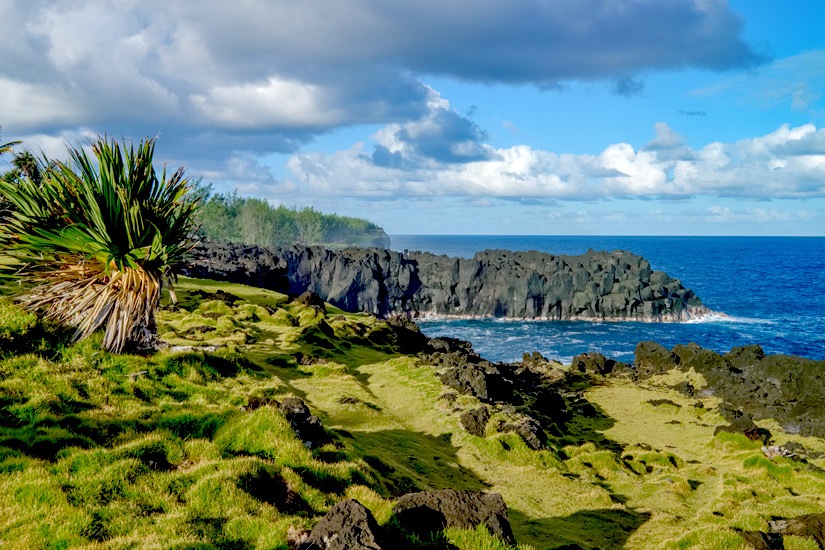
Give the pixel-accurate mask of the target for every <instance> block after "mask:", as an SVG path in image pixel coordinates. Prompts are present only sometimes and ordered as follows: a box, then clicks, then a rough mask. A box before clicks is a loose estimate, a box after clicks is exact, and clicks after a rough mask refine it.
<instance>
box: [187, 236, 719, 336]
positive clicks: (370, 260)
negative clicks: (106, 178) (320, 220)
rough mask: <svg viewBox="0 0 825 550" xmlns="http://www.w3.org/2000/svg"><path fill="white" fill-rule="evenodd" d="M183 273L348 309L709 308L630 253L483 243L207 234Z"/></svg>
mask: <svg viewBox="0 0 825 550" xmlns="http://www.w3.org/2000/svg"><path fill="white" fill-rule="evenodd" d="M182 273H183V274H184V275H190V276H193V277H202V278H212V279H219V280H226V281H232V282H238V283H244V284H249V285H253V286H259V287H263V288H268V289H271V290H276V291H279V292H284V293H288V294H292V295H298V294H301V293H303V292H306V291H312V292H315V293H317V294H318V295H320V296H321V297H322V298H323V299H324V300H325V301H327V302H329V303H331V304H333V305H335V306H337V307H339V308H341V309H343V310H345V311H366V312H370V313H373V314H376V315H379V316H383V317H388V316H397V315H401V316H408V317H418V316H422V315H426V314H437V315H449V316H468V317H470V316H472V317H484V316H492V317H511V318H525V319H603V320H641V321H682V320H687V319H690V318H693V317H696V316H701V315H704V314H706V313H708V312H709V310H708V309H707V308H705V307H704V306H703V305H702V301H701V300H700V299H699V298H698V297H697V296H696V295H695V294H694V293H693V292H692V291H691V290H690V289H686V288H685V287H684V286H682V283H681V282H680V281H679V280H677V279H673V278H671V277H670V276H668V275H667V274H666V273H664V272H661V271H652V270H651V268H650V264H649V263H648V261H647V260H645V259H644V258H642V257H641V256H637V255H635V254H632V253H630V252H625V251H619V250H616V251H613V252H596V251H593V250H589V251H588V252H587V253H586V254H583V255H581V256H565V255H562V256H554V255H551V254H545V253H543V252H535V251H531V252H511V251H506V250H485V251H483V252H479V253H477V254H476V255H475V256H474V257H473V258H472V259H464V258H450V257H447V256H436V255H433V254H430V253H427V252H404V253H400V252H393V251H390V250H386V249H381V248H366V249H364V248H348V249H345V250H338V251H333V250H328V249H324V248H322V247H305V246H297V245H296V246H290V247H285V248H264V247H257V246H242V245H233V244H228V243H211V242H206V243H201V244H199V245H198V246H197V247H195V249H193V251H192V255H191V259H190V261H189V262H188V263H187V264H186V265H185V266H184V267H183V269H182Z"/></svg>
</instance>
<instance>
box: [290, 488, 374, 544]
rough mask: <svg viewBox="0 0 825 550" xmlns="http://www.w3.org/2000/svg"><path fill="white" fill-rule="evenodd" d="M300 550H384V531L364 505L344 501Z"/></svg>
mask: <svg viewBox="0 0 825 550" xmlns="http://www.w3.org/2000/svg"><path fill="white" fill-rule="evenodd" d="M298 548H299V550H382V549H384V548H387V547H386V546H384V542H383V535H382V532H381V527H380V526H379V525H378V522H376V521H375V518H374V517H373V515H372V512H370V511H369V510H368V509H367V508H366V507H365V506H364V505H363V504H361V503H360V502H358V501H357V500H355V499H347V500H342V501H341V502H339V503H338V504H336V505H335V506H333V507H332V509H331V510H330V511H329V512H327V515H325V516H324V517H323V518H321V521H319V522H318V525H316V526H315V528H314V529H313V530H312V531H311V532H310V534H309V537H308V538H307V540H306V541H304V542H303V543H302V544H301V545H300V546H298Z"/></svg>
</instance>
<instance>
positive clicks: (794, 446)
mask: <svg viewBox="0 0 825 550" xmlns="http://www.w3.org/2000/svg"><path fill="white" fill-rule="evenodd" d="M782 446H783V447H785V448H786V449H787V450H789V451H791V452H792V453H795V454H797V455H799V456H801V457H804V458H822V457H825V453H823V452H820V451H811V450H808V449H806V448H805V446H804V445H802V444H801V443H797V442H796V441H788V442H787V443H785V444H784V445H782Z"/></svg>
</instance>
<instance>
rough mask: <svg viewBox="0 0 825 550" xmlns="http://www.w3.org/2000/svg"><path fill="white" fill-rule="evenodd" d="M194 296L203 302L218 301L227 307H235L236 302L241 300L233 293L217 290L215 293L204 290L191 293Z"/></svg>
mask: <svg viewBox="0 0 825 550" xmlns="http://www.w3.org/2000/svg"><path fill="white" fill-rule="evenodd" d="M191 294H192V295H194V296H197V297H198V298H200V299H201V300H218V301H219V302H223V303H225V304H227V305H230V306H234V305H235V302H238V301H240V300H241V299H240V298H239V297H238V296H235V295H234V294H232V293H231V292H226V291H225V290H217V291H215V292H206V291H204V290H194V291H192V292H191Z"/></svg>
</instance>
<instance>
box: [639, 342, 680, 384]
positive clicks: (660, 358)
mask: <svg viewBox="0 0 825 550" xmlns="http://www.w3.org/2000/svg"><path fill="white" fill-rule="evenodd" d="M678 364H679V356H677V355H676V354H675V353H673V352H671V351H670V350H668V349H667V348H666V347H664V346H663V345H661V344H657V343H656V342H639V343H638V344H636V358H635V359H634V361H633V368H634V369H635V371H636V377H637V378H638V379H639V380H646V379H647V378H650V377H651V376H653V375H656V374H665V373H666V372H668V371H669V370H671V369H672V368H674V367H675V366H676V365H678Z"/></svg>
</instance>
